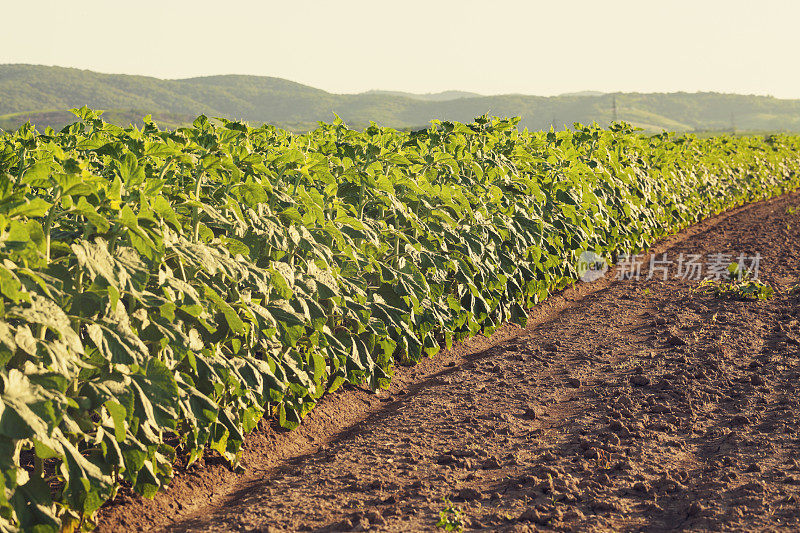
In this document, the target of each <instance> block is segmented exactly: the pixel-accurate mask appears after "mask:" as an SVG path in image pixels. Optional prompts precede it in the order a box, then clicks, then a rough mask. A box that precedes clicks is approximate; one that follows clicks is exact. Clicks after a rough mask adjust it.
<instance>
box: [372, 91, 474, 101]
mask: <svg viewBox="0 0 800 533" xmlns="http://www.w3.org/2000/svg"><path fill="white" fill-rule="evenodd" d="M361 94H383V95H388V96H404V97H406V98H413V99H414V100H426V101H428V102H443V101H445V100H458V99H459V98H480V97H482V96H483V95H482V94H478V93H469V92H466V91H442V92H440V93H425V94H419V93H406V92H403V91H381V90H372V91H367V92H365V93H361Z"/></svg>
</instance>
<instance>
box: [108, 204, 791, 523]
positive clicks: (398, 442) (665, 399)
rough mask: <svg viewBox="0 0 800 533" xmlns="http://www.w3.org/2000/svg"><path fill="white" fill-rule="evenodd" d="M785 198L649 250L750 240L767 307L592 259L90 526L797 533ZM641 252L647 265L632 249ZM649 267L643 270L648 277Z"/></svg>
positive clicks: (736, 246)
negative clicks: (477, 331)
mask: <svg viewBox="0 0 800 533" xmlns="http://www.w3.org/2000/svg"><path fill="white" fill-rule="evenodd" d="M798 204H800V194H798V193H794V194H790V195H786V196H783V197H781V198H777V199H774V200H771V201H767V202H761V203H759V204H756V205H753V206H747V207H743V208H738V209H736V210H733V211H731V212H729V213H725V214H723V215H720V216H717V217H714V218H712V219H709V220H708V221H705V222H703V223H701V224H699V225H697V226H694V227H692V228H689V229H687V230H686V231H684V232H681V233H680V234H678V235H676V236H673V237H670V238H668V239H666V240H665V241H664V242H662V243H661V244H660V245H659V246H657V247H656V248H655V249H654V254H659V255H658V256H657V257H658V258H661V256H660V254H663V253H668V254H669V255H668V258H670V259H676V258H677V256H678V254H680V253H685V254H689V253H692V254H703V256H704V257H707V255H708V254H713V253H717V252H724V253H730V254H733V256H734V257H736V256H738V254H739V253H745V254H747V255H753V254H754V253H756V252H759V253H760V254H761V256H762V258H761V263H760V279H761V280H762V281H765V282H767V283H768V284H770V285H771V286H772V287H773V288H774V289H775V296H774V297H773V298H771V299H769V300H767V301H740V300H733V299H724V298H718V297H715V296H712V295H710V294H702V293H699V292H697V291H696V290H695V289H697V287H698V282H697V281H691V280H684V279H680V278H678V277H676V275H675V268H674V267H673V268H672V271H671V272H670V275H669V277H668V279H667V280H666V281H664V280H662V279H661V277H660V275H657V276H656V277H655V278H653V279H650V280H647V279H644V276H643V277H642V278H641V279H639V280H633V279H631V280H618V279H616V275H615V272H613V271H612V272H609V274H607V275H606V276H605V277H604V278H602V279H601V280H599V281H596V282H594V283H579V284H577V285H575V286H574V287H571V288H569V289H567V290H566V291H563V292H562V293H561V294H559V295H556V296H554V297H552V298H551V299H549V300H548V301H547V302H545V303H544V304H542V305H540V306H538V307H537V308H536V309H534V310H533V311H532V321H531V323H530V324H529V326H528V327H527V328H526V329H524V330H523V329H521V328H518V327H515V326H510V325H509V326H505V327H504V328H502V329H501V330H500V331H498V332H497V333H496V334H495V335H493V336H492V337H491V338H489V339H486V338H483V337H478V338H475V339H472V340H470V341H468V342H466V343H464V344H462V345H459V346H457V347H456V348H455V349H454V350H453V351H449V352H442V353H440V354H439V355H437V356H435V357H434V358H432V359H429V360H425V361H423V362H422V363H420V364H419V365H417V366H415V367H412V368H403V369H399V370H398V372H397V375H396V379H395V380H394V381H393V383H392V387H391V389H390V390H388V391H383V392H380V393H379V394H372V393H369V392H367V391H362V390H360V389H350V390H344V391H341V392H338V393H336V394H332V395H330V396H329V397H327V398H326V399H325V400H324V401H323V402H321V404H320V405H319V406H318V407H317V409H315V410H314V411H313V412H312V413H311V414H310V415H309V416H308V417H307V418H306V420H305V421H304V423H303V424H302V425H301V427H300V428H299V429H298V430H296V431H293V432H284V431H280V430H277V429H275V428H274V427H272V426H269V425H267V424H266V423H264V427H262V428H260V429H259V430H258V431H257V432H255V433H254V434H252V435H251V436H250V437H249V438H248V440H247V443H246V446H245V451H244V456H243V462H244V465H245V469H246V470H245V471H244V473H243V474H237V473H234V472H231V471H230V470H229V469H227V468H226V467H225V466H224V465H222V464H221V463H219V462H212V461H207V462H206V463H204V464H199V465H197V466H193V467H192V468H190V469H189V470H188V471H185V472H182V473H181V474H180V475H179V476H177V477H176V479H175V480H174V482H173V484H172V486H171V487H170V489H169V490H168V491H166V492H165V493H163V494H159V495H158V496H157V497H156V498H155V500H152V501H151V500H144V499H142V498H139V497H136V496H132V495H130V494H123V495H122V497H121V498H118V501H117V502H114V503H113V504H112V505H110V506H107V507H106V508H105V509H104V510H103V511H102V513H101V517H100V531H151V530H159V529H160V530H167V531H232V530H233V531H284V530H287V531H364V530H380V531H431V530H435V529H436V522H437V520H438V518H439V511H441V510H443V509H444V508H445V504H444V503H443V498H445V497H447V498H450V499H451V500H452V501H453V502H454V505H456V506H458V507H459V508H460V509H461V511H462V512H463V515H464V519H463V522H464V528H465V529H466V530H481V531H534V530H539V529H542V530H558V531H617V530H624V531H643V530H646V531H660V530H674V529H688V530H699V531H718V530H738V531H752V530H787V531H788V530H798V529H800V464H799V463H798V460H800V434H798V430H800V425H799V424H800V401H798V395H797V387H798V378H800V346H799V345H800V326H798V318H799V317H800V295H797V294H795V295H792V294H790V293H789V289H790V287H792V286H794V285H796V284H798V283H800V246H798V242H800V210H798V211H797V212H794V213H790V209H789V208H791V207H794V206H797V205H798ZM646 260H647V259H646ZM646 272H647V265H645V267H643V269H642V273H643V274H646Z"/></svg>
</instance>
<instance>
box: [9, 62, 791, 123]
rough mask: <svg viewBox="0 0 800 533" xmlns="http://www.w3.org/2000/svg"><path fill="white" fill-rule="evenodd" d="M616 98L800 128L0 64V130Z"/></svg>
mask: <svg viewBox="0 0 800 533" xmlns="http://www.w3.org/2000/svg"><path fill="white" fill-rule="evenodd" d="M614 100H616V106H617V117H618V118H619V119H620V120H625V121H628V122H631V123H633V124H635V125H637V126H640V127H642V128H644V129H645V130H647V131H661V130H662V129H667V130H671V131H730V130H732V129H737V130H740V131H741V130H744V131H800V100H783V99H778V98H773V97H768V96H753V95H736V94H721V93H649V94H642V93H616V94H603V93H597V92H593V91H583V92H580V93H571V94H565V95H560V96H552V97H543V96H529V95H522V94H508V95H496V96H482V95H477V94H474V93H467V92H463V91H446V92H443V93H435V94H413V93H403V92H398V91H369V92H366V93H361V94H334V93H329V92H326V91H323V90H321V89H316V88H313V87H309V86H307V85H302V84H300V83H295V82H292V81H288V80H284V79H280V78H271V77H264V76H242V75H225V76H206V77H198V78H188V79H179V80H162V79H158V78H151V77H146V76H131V75H123V74H101V73H97V72H92V71H88V70H79V69H73V68H62V67H48V66H40V65H0V128H3V129H6V130H9V129H15V128H16V127H18V126H19V125H20V124H23V123H25V122H26V121H31V122H32V123H34V124H35V125H36V126H37V127H40V128H43V127H45V126H51V127H54V128H60V127H63V126H64V125H65V124H68V123H70V122H72V121H73V117H72V115H71V114H70V113H68V112H67V111H66V110H68V109H69V108H72V107H80V106H82V105H88V106H89V107H92V108H95V109H105V110H107V111H106V114H105V115H104V118H105V119H106V120H109V121H110V122H114V123H117V124H121V125H127V124H128V123H136V124H141V117H142V116H144V115H145V114H152V115H153V118H154V119H155V120H156V122H158V123H159V124H160V125H162V126H163V127H175V126H179V125H183V124H187V123H189V122H191V120H192V119H193V118H194V117H195V116H197V115H199V114H201V113H202V114H206V115H208V116H224V117H227V118H234V119H242V120H245V121H247V122H249V123H251V124H253V125H259V124H262V123H270V124H276V125H279V126H281V127H284V128H287V129H290V130H293V131H303V130H307V129H310V128H313V127H314V126H315V125H316V123H317V122H318V121H330V120H331V119H332V118H333V116H334V113H336V114H338V115H339V116H340V117H342V119H344V120H345V121H346V122H347V123H348V124H350V125H351V126H354V127H363V126H366V125H368V124H369V122H370V121H374V122H376V123H378V124H380V125H383V126H391V127H395V128H419V127H424V126H425V125H427V124H428V123H429V122H430V120H432V119H446V120H458V121H469V120H471V119H473V118H474V117H476V116H479V115H482V114H484V113H490V114H493V115H504V116H520V117H522V121H521V125H522V126H523V127H527V128H529V129H548V128H550V127H551V126H555V127H556V128H561V127H562V126H563V125H565V124H566V125H571V124H572V123H573V122H581V123H590V122H593V121H596V122H598V123H601V124H607V123H608V122H610V121H611V119H612V116H613V115H612V113H613V112H612V108H613V101H614Z"/></svg>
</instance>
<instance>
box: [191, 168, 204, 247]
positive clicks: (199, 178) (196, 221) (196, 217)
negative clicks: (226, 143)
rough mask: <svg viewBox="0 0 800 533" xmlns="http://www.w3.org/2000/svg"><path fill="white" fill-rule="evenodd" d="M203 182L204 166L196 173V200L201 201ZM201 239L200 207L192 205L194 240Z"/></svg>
mask: <svg viewBox="0 0 800 533" xmlns="http://www.w3.org/2000/svg"><path fill="white" fill-rule="evenodd" d="M202 183H203V170H202V167H201V168H200V170H198V171H197V172H196V174H195V179H194V201H195V202H198V203H199V202H200V186H201V184H202ZM199 239H200V209H199V208H198V207H197V206H194V207H192V242H197V241H198V240H199Z"/></svg>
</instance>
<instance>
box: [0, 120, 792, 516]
mask: <svg viewBox="0 0 800 533" xmlns="http://www.w3.org/2000/svg"><path fill="white" fill-rule="evenodd" d="M75 113H76V115H77V116H78V119H79V120H78V121H77V122H76V123H75V124H73V125H71V126H68V127H66V128H64V130H62V131H61V132H54V131H52V130H47V131H45V132H44V133H37V132H35V131H34V130H33V129H32V128H30V127H28V126H26V127H23V128H21V129H20V130H18V131H16V132H13V133H8V134H4V135H1V136H0V293H1V296H2V298H1V299H0V530H14V529H16V528H21V529H23V530H33V529H34V527H37V528H38V529H37V531H51V530H52V531H55V530H58V529H59V528H66V529H69V528H74V527H80V528H90V527H91V526H92V517H93V515H94V513H95V511H97V509H98V508H99V507H100V506H101V505H102V504H103V502H105V501H106V500H108V499H109V498H112V497H113V495H114V494H115V492H116V490H117V489H118V488H119V487H120V486H121V485H122V484H127V485H129V486H131V487H133V489H134V490H136V491H137V492H139V493H141V494H144V495H146V496H150V495H153V494H154V493H155V492H156V491H158V490H159V489H161V488H162V487H164V486H165V485H166V484H167V483H168V482H169V480H170V478H171V476H172V471H173V466H174V465H175V464H176V461H177V460H181V461H183V462H184V464H185V463H191V462H193V461H196V460H197V459H198V458H200V457H201V456H202V455H203V454H204V453H208V452H209V450H211V451H213V452H214V453H218V454H220V455H222V456H223V457H225V458H226V459H227V460H229V461H230V462H231V463H232V464H235V463H236V462H237V460H238V456H239V453H240V449H241V445H242V441H243V439H244V435H245V434H246V433H248V432H249V431H251V430H252V429H253V428H255V427H256V425H257V424H258V422H259V420H260V419H262V417H264V416H269V417H272V416H275V417H277V419H278V420H279V421H280V424H281V425H283V426H284V427H286V428H290V429H291V428H294V427H295V426H297V424H298V423H299V422H300V420H301V419H302V417H303V415H304V414H305V413H307V412H308V411H309V410H310V409H312V408H313V407H314V405H315V404H316V402H317V401H318V400H319V398H320V397H321V396H322V395H323V394H325V393H326V392H330V391H333V390H335V389H337V388H338V387H340V386H342V385H343V384H344V383H352V384H366V385H368V386H369V387H371V388H373V389H376V388H379V387H385V386H386V385H387V384H388V382H389V379H390V378H391V375H392V372H393V368H394V367H395V366H396V365H398V364H411V363H413V362H415V361H418V360H419V359H420V358H422V357H424V356H426V355H432V354H435V353H436V352H437V351H438V350H440V349H441V347H443V346H450V345H451V344H452V343H453V342H454V341H458V340H460V339H463V338H465V337H467V336H471V335H475V334H478V333H481V332H483V333H490V332H492V331H493V330H494V329H495V328H497V327H498V326H499V325H500V324H502V323H503V322H505V321H509V320H512V321H516V322H519V323H524V322H525V319H526V317H527V309H529V308H530V307H531V306H533V305H535V304H536V303H537V302H539V301H540V300H542V299H544V298H546V297H547V295H548V294H550V293H551V292H552V291H554V290H558V289H560V288H563V287H565V286H566V285H568V284H571V283H573V282H574V281H575V279H576V278H577V272H576V269H575V265H576V263H577V258H578V256H579V255H580V253H581V252H582V251H584V250H592V251H595V252H597V253H599V254H601V255H603V256H605V257H608V258H610V259H613V258H614V257H616V255H617V254H620V253H624V252H636V251H639V250H642V249H645V248H646V247H647V246H648V245H649V244H650V243H652V242H653V241H654V240H655V239H657V238H659V237H661V236H663V235H665V234H667V233H669V232H673V231H675V230H677V229H679V228H681V227H684V226H686V225H689V224H692V223H694V222H696V221H698V220H700V219H701V218H704V217H706V216H708V215H711V214H714V213H717V212H719V211H722V210H724V209H727V208H730V207H733V206H736V205H739V204H742V203H744V202H751V201H754V200H757V199H761V198H766V197H770V196H774V195H777V194H780V193H782V192H785V191H787V190H790V189H795V188H797V187H798V185H800V173H799V171H800V138H797V137H789V136H783V135H776V136H770V137H768V138H747V137H742V138H734V137H719V138H712V139H697V138H694V137H692V136H687V137H673V136H670V135H667V134H663V135H660V136H655V137H645V136H642V135H639V134H637V133H635V132H633V131H632V129H631V128H629V127H628V126H625V125H621V124H620V125H615V126H614V127H613V128H612V129H611V130H602V129H600V128H598V127H583V126H579V125H576V129H575V130H574V131H565V132H559V133H554V132H549V133H547V132H533V133H532V132H527V131H525V132H520V131H519V130H518V129H517V127H516V126H517V120H515V119H504V120H500V119H489V118H486V117H483V118H480V119H476V121H475V122H474V123H472V124H458V123H449V122H435V123H434V124H433V125H432V126H431V128H429V129H427V130H424V131H419V132H411V133H401V132H397V131H394V130H391V129H383V128H378V127H375V126H372V127H370V128H368V129H367V130H365V131H363V132H360V131H354V130H350V129H348V128H347V127H346V126H345V125H344V124H342V123H341V121H338V120H337V121H336V122H334V123H333V124H328V125H325V124H322V125H320V126H319V128H317V129H316V130H315V131H313V132H310V133H308V134H304V135H292V134H289V133H287V132H284V131H281V130H279V129H276V128H273V127H270V126H264V127H261V128H258V129H254V128H251V127H248V126H246V125H244V124H242V123H238V122H231V121H227V120H219V121H216V122H215V123H212V122H211V121H209V120H207V119H206V118H205V117H200V118H198V119H197V120H196V121H195V123H194V125H193V127H192V128H182V129H179V130H176V131H168V132H162V131H159V130H158V129H157V127H156V126H155V125H154V124H152V123H151V122H149V121H146V126H145V127H144V129H143V130H137V129H134V128H129V129H122V128H119V127H116V126H113V125H110V124H106V123H104V122H103V121H102V120H101V119H100V118H99V114H98V113H96V112H93V111H91V110H88V109H86V108H83V109H81V110H75Z"/></svg>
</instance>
